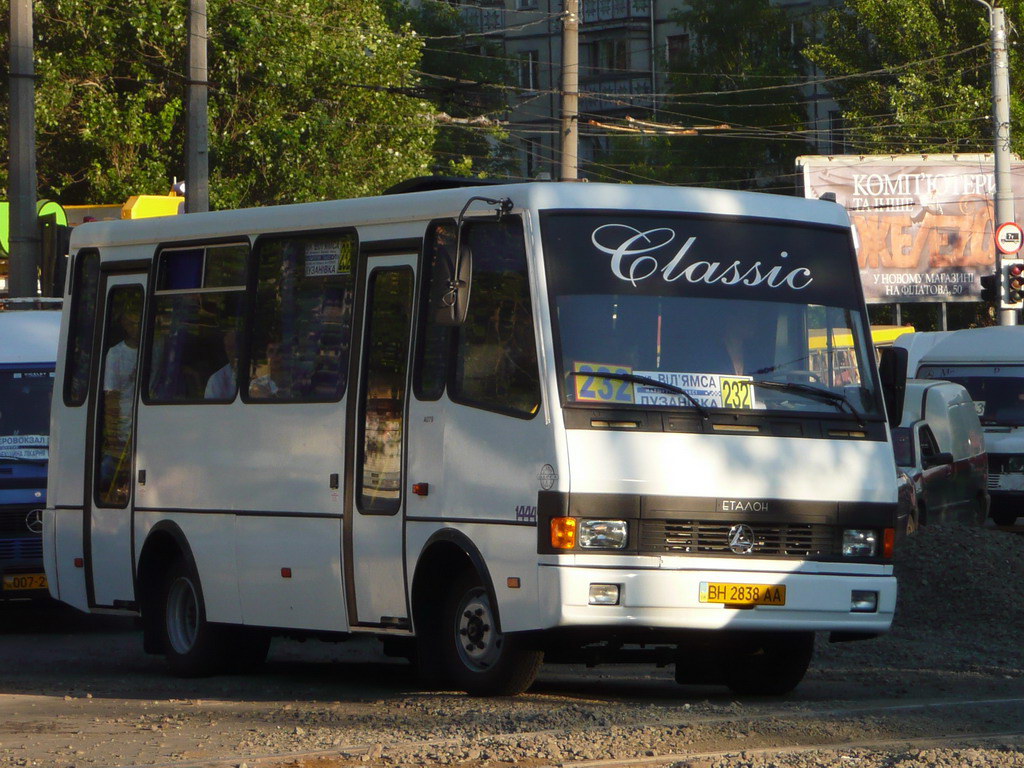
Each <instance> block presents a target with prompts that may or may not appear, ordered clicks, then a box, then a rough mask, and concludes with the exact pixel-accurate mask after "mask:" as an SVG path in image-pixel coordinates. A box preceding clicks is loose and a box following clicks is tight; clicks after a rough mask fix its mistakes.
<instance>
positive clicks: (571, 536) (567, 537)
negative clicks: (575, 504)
mask: <svg viewBox="0 0 1024 768" xmlns="http://www.w3.org/2000/svg"><path fill="white" fill-rule="evenodd" d="M551 546H552V547H554V548H555V549H572V548H573V547H575V546H576V518H575V517H553V518H551Z"/></svg>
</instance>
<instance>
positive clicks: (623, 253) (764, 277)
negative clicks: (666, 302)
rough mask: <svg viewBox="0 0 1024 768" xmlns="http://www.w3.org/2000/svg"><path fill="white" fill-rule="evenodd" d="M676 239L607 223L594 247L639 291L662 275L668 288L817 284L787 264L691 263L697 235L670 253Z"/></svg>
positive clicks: (670, 233) (663, 230)
mask: <svg viewBox="0 0 1024 768" xmlns="http://www.w3.org/2000/svg"><path fill="white" fill-rule="evenodd" d="M674 240H677V238H676V232H675V230H673V229H670V228H668V227H657V228H654V229H649V230H647V231H641V230H639V229H636V228H634V227H631V226H629V225H628V224H605V225H603V226H600V227H598V228H597V229H595V230H594V231H593V232H592V233H591V235H590V241H591V242H592V243H593V244H594V247H595V248H597V249H598V250H599V251H601V252H603V253H606V254H608V255H609V256H611V270H612V274H614V275H615V277H617V278H619V280H623V281H625V282H628V283H631V284H632V285H633V287H634V288H635V287H636V284H637V283H638V282H639V281H641V280H646V279H647V278H649V277H651V276H653V275H654V274H656V273H658V272H660V273H661V278H662V280H664V281H665V282H666V283H673V282H675V281H676V280H679V279H680V278H682V279H684V280H686V281H687V282H688V283H705V284H707V285H713V284H715V283H719V284H721V285H743V286H750V287H756V286H760V285H766V286H768V287H769V288H773V289H778V288H789V289H792V290H794V291H802V290H804V289H805V288H807V286H809V285H810V284H811V283H813V282H814V277H813V276H812V274H811V270H809V269H807V268H806V267H801V266H796V265H792V266H790V265H789V264H786V263H785V262H781V263H779V264H775V265H774V266H769V265H767V264H764V263H763V262H761V261H760V260H758V261H755V262H753V263H752V264H751V263H750V262H744V261H741V260H739V259H736V260H734V261H733V262H732V263H731V264H728V263H723V262H721V261H703V260H692V259H691V260H690V261H689V262H687V261H686V257H687V254H688V253H689V251H690V249H691V248H692V247H693V245H694V244H695V243H696V242H697V238H696V236H691V237H688V238H686V240H685V241H682V238H679V240H678V242H680V243H681V244H680V245H679V246H678V249H677V248H676V246H672V247H671V248H669V246H670V245H671V244H672V242H673V241H674ZM673 250H675V253H674V254H672V251H673ZM652 251H660V254H658V255H652V253H651V252H652ZM659 257H660V258H659ZM778 258H779V259H788V258H789V253H788V252H787V251H782V252H780V253H779V254H778Z"/></svg>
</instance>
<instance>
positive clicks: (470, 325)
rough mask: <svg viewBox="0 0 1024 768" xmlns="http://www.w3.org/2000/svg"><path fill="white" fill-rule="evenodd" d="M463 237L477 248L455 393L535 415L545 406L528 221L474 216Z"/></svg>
mask: <svg viewBox="0 0 1024 768" xmlns="http://www.w3.org/2000/svg"><path fill="white" fill-rule="evenodd" d="M462 238H463V243H464V244H465V245H467V246H468V247H469V249H470V250H471V252H472V254H473V285H472V288H471V289H470V299H469V311H468V315H467V317H466V322H465V324H464V325H462V326H461V327H459V329H458V337H457V338H458V341H457V353H456V358H455V375H454V379H453V381H452V382H451V397H452V399H453V400H459V401H462V402H465V403H467V404H470V405H479V406H481V407H484V408H489V409H492V410H498V411H502V412H506V413H510V414H513V415H517V416H525V417H529V416H531V415H533V414H535V413H536V412H537V409H538V407H539V406H540V374H539V372H538V369H537V350H536V344H535V342H534V336H533V313H532V311H531V307H530V287H529V279H528V277H527V271H526V249H525V244H524V241H523V225H522V221H521V220H520V219H519V218H518V217H507V218H505V219H503V220H502V221H500V222H493V221H488V222H470V223H467V224H465V225H464V229H463V233H462Z"/></svg>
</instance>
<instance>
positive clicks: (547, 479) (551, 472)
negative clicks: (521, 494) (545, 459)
mask: <svg viewBox="0 0 1024 768" xmlns="http://www.w3.org/2000/svg"><path fill="white" fill-rule="evenodd" d="M537 479H538V480H539V481H540V487H541V488H542V489H543V490H545V491H550V490H551V489H552V488H554V487H555V482H556V481H557V480H558V475H557V474H556V472H555V468H554V467H552V466H551V465H550V464H545V465H544V466H543V467H541V468H540V474H539V475H537Z"/></svg>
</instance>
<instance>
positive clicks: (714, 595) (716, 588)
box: [700, 581, 786, 607]
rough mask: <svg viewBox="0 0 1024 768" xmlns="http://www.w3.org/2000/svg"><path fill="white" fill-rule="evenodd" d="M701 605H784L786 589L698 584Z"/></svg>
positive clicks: (756, 585)
mask: <svg viewBox="0 0 1024 768" xmlns="http://www.w3.org/2000/svg"><path fill="white" fill-rule="evenodd" d="M700 601H701V602H702V603H721V604H722V605H739V606H744V607H746V606H753V605H785V604H786V588H785V587H784V586H782V585H781V584H728V583H722V582H717V581H702V582H701V583H700Z"/></svg>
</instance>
